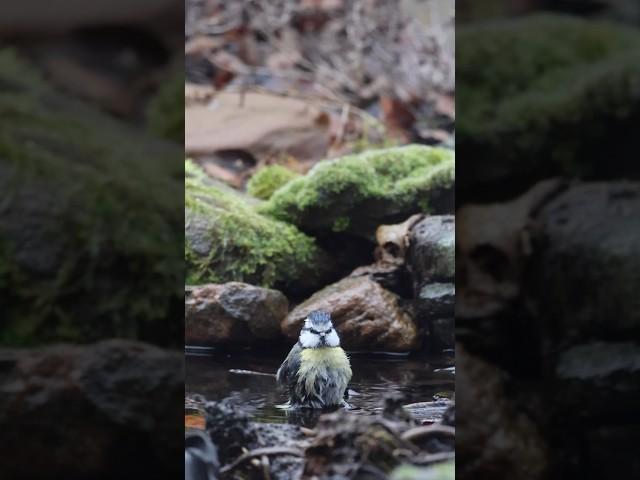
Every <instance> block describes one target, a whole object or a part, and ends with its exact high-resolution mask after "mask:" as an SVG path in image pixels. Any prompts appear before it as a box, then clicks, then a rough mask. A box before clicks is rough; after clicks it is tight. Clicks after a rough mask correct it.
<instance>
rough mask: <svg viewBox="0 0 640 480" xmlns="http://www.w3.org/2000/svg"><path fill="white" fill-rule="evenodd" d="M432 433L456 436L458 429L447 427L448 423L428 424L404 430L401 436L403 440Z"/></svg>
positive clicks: (410, 439) (414, 438) (411, 439)
mask: <svg viewBox="0 0 640 480" xmlns="http://www.w3.org/2000/svg"><path fill="white" fill-rule="evenodd" d="M431 434H443V435H447V436H449V437H455V436H456V429H455V428H453V427H447V426H446V425H427V426H421V427H414V428H410V429H409V430H407V431H406V432H404V433H403V434H402V436H401V438H402V439H403V440H408V441H413V440H416V439H418V438H421V437H424V436H427V435H431Z"/></svg>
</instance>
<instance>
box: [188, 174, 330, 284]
mask: <svg viewBox="0 0 640 480" xmlns="http://www.w3.org/2000/svg"><path fill="white" fill-rule="evenodd" d="M185 172H186V176H185V207H186V214H185V217H186V223H185V236H186V243H185V259H186V263H187V281H188V283H191V284H198V283H206V282H216V283H219V282H228V281H245V282H249V283H253V284H257V285H261V286H265V287H271V286H282V287H287V286H291V285H292V284H295V283H300V284H308V283H309V282H310V281H312V280H313V278H316V277H317V276H318V275H319V273H321V272H322V271H323V270H324V265H323V264H326V263H327V262H328V261H327V259H326V257H325V256H324V255H323V252H322V251H321V250H320V249H319V248H318V247H317V246H316V244H315V242H314V240H313V239H312V238H310V237H308V236H306V235H304V234H303V233H301V232H300V231H298V230H297V229H296V228H295V227H294V226H292V225H288V224H286V223H283V222H280V221H277V220H273V219H271V218H268V217H265V216H263V215H260V214H259V213H257V212H256V211H255V209H254V207H253V205H252V204H251V203H249V202H248V201H247V199H246V198H245V197H243V196H242V195H240V194H239V193H235V192H234V191H232V190H226V189H225V188H224V187H222V186H221V185H219V184H217V183H216V182H215V181H213V180H210V179H208V178H207V177H206V176H205V175H204V173H203V172H201V171H200V170H199V168H198V167H197V166H195V165H194V164H193V163H192V162H190V161H187V162H186V163H185Z"/></svg>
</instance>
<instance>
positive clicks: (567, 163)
mask: <svg viewBox="0 0 640 480" xmlns="http://www.w3.org/2000/svg"><path fill="white" fill-rule="evenodd" d="M457 18H458V24H457V25H456V90H457V96H458V98H457V102H456V104H457V110H458V119H457V149H458V156H457V157H458V165H457V172H456V174H457V185H456V189H457V190H456V207H457V212H456V215H457V222H456V225H457V230H456V275H457V277H456V290H457V296H456V339H457V344H458V347H457V350H456V359H457V363H458V370H457V373H458V377H457V385H456V392H457V405H458V412H457V416H458V430H457V431H458V439H457V445H456V449H457V462H456V464H457V475H458V476H459V478H460V479H468V478H489V477H491V478H511V479H520V478H522V479H525V478H526V479H545V478H554V479H555V478H569V477H573V476H577V477H579V478H598V479H610V478H637V477H638V476H640V460H639V459H638V456H637V455H635V450H636V447H635V446H636V445H637V443H638V439H639V437H640V415H639V413H638V408H637V405H638V404H639V402H640V387H639V384H638V382H637V379H638V366H639V365H640V338H639V335H640V314H639V312H640V308H639V307H640V303H639V300H638V295H637V292H638V288H639V286H640V273H638V272H639V271H640V270H639V269H638V268H639V267H640V166H639V164H638V162H637V161H635V158H636V157H637V152H638V150H639V148H640V137H639V136H638V135H637V133H636V131H637V126H638V124H639V123H638V122H639V121H640V61H639V60H640V11H639V10H638V4H637V2H633V1H615V2H613V1H584V2H572V1H551V0H547V1H537V0H527V1H525V0H522V1H519V2H507V1H503V0H496V1H491V2H467V1H458V2H457Z"/></svg>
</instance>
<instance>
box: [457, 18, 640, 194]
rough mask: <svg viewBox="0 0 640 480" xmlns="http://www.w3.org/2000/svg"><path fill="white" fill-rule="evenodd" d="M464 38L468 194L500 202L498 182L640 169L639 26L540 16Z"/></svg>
mask: <svg viewBox="0 0 640 480" xmlns="http://www.w3.org/2000/svg"><path fill="white" fill-rule="evenodd" d="M456 44H457V50H456V88H457V90H456V96H457V104H458V106H459V108H458V121H457V128H456V130H457V131H456V134H457V144H456V145H457V149H458V150H459V151H462V162H463V164H462V166H461V167H460V175H462V177H460V178H459V179H458V188H459V189H460V190H461V191H462V192H463V198H459V200H462V201H466V200H467V198H464V191H465V190H466V189H475V191H477V192H482V194H483V195H484V196H485V197H486V196H487V195H488V196H490V197H491V196H492V195H493V198H498V197H496V195H498V196H499V195H500V194H501V192H502V190H501V189H496V188H493V186H494V184H495V185H497V184H498V182H504V183H503V187H502V188H503V189H504V188H507V189H516V190H517V189H518V188H519V187H521V189H525V188H526V186H527V185H530V183H531V182H532V181H535V180H536V179H541V178H546V177H548V176H551V175H571V176H581V177H590V176H593V175H627V174H629V173H632V172H631V171H630V170H628V169H627V168H628V164H630V163H632V162H629V161H628V152H629V151H637V149H638V147H640V141H639V140H638V137H637V135H636V134H635V125H637V121H638V120H640V89H638V88H637V85H638V82H640V49H638V47H637V45H639V44H640V34H639V33H638V32H637V31H635V30H631V29H628V28H625V27H621V26H617V25H614V24H608V23H599V22H593V21H585V20H581V19H577V18H572V17H565V16H556V15H540V16H532V17H527V18H523V19H516V20H507V21H501V22H495V23H490V24H484V25H479V26H474V27H466V28H461V29H459V30H458V31H457V32H456ZM603 159H606V161H605V162H603ZM631 169H632V171H633V173H635V174H636V175H637V174H638V168H637V166H631ZM514 193H515V192H507V195H508V196H510V195H513V194H514Z"/></svg>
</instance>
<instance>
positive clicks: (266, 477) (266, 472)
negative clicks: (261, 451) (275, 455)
mask: <svg viewBox="0 0 640 480" xmlns="http://www.w3.org/2000/svg"><path fill="white" fill-rule="evenodd" d="M260 460H261V461H262V475H263V476H264V480H271V474H270V473H269V457H267V456H266V455H262V457H260Z"/></svg>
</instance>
